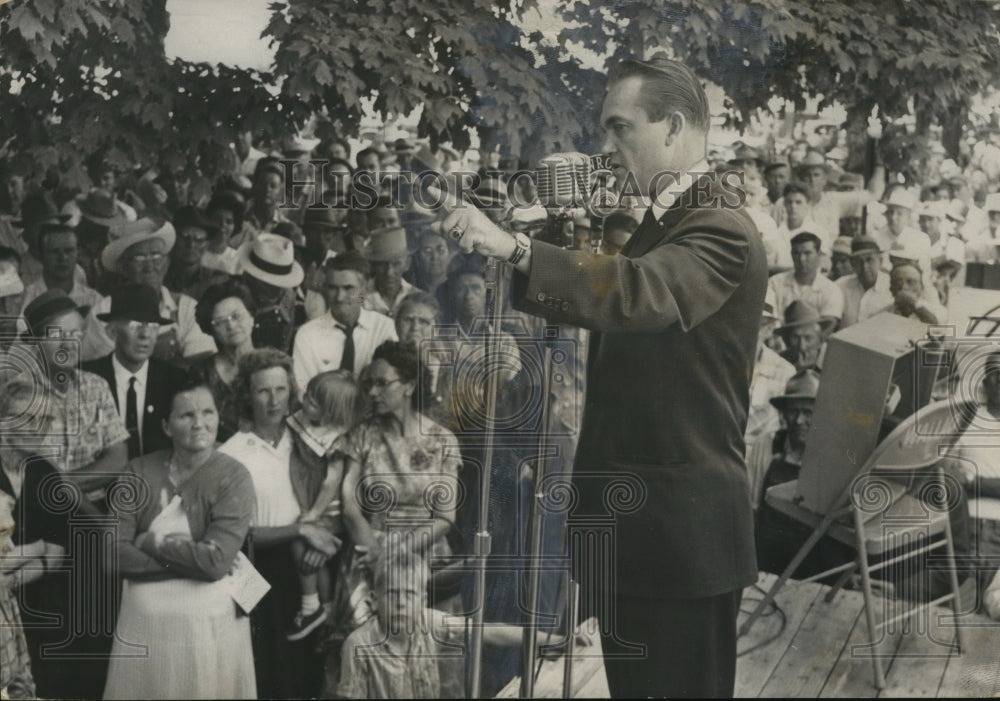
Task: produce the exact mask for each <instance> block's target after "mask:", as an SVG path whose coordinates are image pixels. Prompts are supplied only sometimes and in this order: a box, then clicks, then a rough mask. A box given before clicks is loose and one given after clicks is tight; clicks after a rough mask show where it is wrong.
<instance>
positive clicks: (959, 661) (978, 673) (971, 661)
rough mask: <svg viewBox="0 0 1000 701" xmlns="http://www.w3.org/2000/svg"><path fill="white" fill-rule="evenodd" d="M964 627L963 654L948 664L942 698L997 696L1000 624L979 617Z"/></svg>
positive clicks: (943, 681)
mask: <svg viewBox="0 0 1000 701" xmlns="http://www.w3.org/2000/svg"><path fill="white" fill-rule="evenodd" d="M963 624H964V625H963V626H962V652H961V654H958V655H955V656H953V657H952V658H951V659H950V660H949V661H948V667H947V669H945V672H944V676H943V677H942V679H941V686H940V689H939V691H938V696H939V697H941V698H955V697H977V698H982V697H987V696H994V695H995V694H996V693H997V691H998V689H1000V623H998V622H997V621H993V620H990V618H989V617H987V616H984V615H981V614H976V615H973V616H969V617H967V618H963Z"/></svg>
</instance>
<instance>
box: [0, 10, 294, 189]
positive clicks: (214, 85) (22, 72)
mask: <svg viewBox="0 0 1000 701" xmlns="http://www.w3.org/2000/svg"><path fill="white" fill-rule="evenodd" d="M168 28H169V16H168V14H167V12H166V0H96V1H95V0H58V2H56V0H15V1H14V2H12V3H10V4H8V5H6V6H4V7H3V8H0V46H2V47H3V49H2V64H0V66H2V68H0V115H3V116H2V118H0V144H5V150H6V151H8V152H10V153H14V154H17V155H18V156H20V157H21V158H22V159H24V160H25V161H27V163H29V164H30V167H31V171H32V175H33V177H34V178H35V179H39V178H41V177H42V176H43V175H44V174H45V173H46V172H47V171H49V170H51V169H56V170H58V172H59V173H60V175H61V178H62V180H63V182H64V183H65V184H67V185H70V186H77V187H83V186H85V185H86V184H87V182H88V181H87V177H86V171H85V163H86V159H87V158H88V157H89V156H91V155H94V154H101V155H102V156H104V157H105V158H107V160H109V161H111V162H112V163H119V164H129V165H130V166H131V165H136V164H139V165H146V166H151V165H156V166H159V167H164V168H168V169H170V170H174V171H180V172H183V171H188V172H192V171H194V170H195V169H198V168H200V169H201V170H202V171H204V172H207V173H210V174H214V173H217V172H221V171H223V170H225V169H227V168H231V167H232V165H233V162H234V158H235V156H234V155H233V153H232V151H231V149H230V148H229V144H230V143H232V142H233V141H234V139H235V138H236V135H237V134H238V133H240V132H242V131H245V130H252V131H254V132H263V133H277V132H278V131H279V130H281V129H282V127H285V126H289V125H293V124H294V122H295V120H296V119H299V120H304V119H305V117H306V116H307V115H306V112H305V111H304V109H302V108H301V107H300V106H299V105H296V104H290V103H287V102H285V101H283V100H282V98H281V97H280V96H277V97H276V96H275V95H274V94H272V91H269V90H268V86H269V85H272V84H273V82H274V77H273V76H270V75H266V74H261V73H257V72H255V71H248V70H242V69H236V68H230V67H226V66H222V65H216V66H211V65H209V64H205V63H190V62H187V61H180V60H175V61H168V60H167V58H166V55H165V53H164V49H163V38H164V36H165V35H166V33H167V30H168ZM275 92H276V91H275Z"/></svg>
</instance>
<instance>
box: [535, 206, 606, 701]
mask: <svg viewBox="0 0 1000 701" xmlns="http://www.w3.org/2000/svg"><path fill="white" fill-rule="evenodd" d="M556 216H557V221H558V222H561V223H562V226H563V227H564V231H563V235H564V237H565V240H564V248H570V249H572V248H574V247H575V244H576V240H575V238H574V231H575V225H574V223H573V220H572V218H571V217H570V215H569V210H568V209H562V210H560V211H559V213H558V214H557V215H556ZM567 232H568V233H567ZM596 245H597V247H598V248H599V247H600V236H598V239H597V244H596ZM591 248H592V249H593V248H594V239H593V233H592V238H591ZM543 334H544V339H543V341H544V349H543V351H542V368H541V371H542V378H541V379H542V382H541V385H542V388H541V389H542V392H541V401H542V410H541V416H540V418H539V421H540V423H539V426H538V439H537V442H536V444H535V470H534V475H533V482H534V484H533V485H532V501H531V513H530V516H529V531H528V559H527V562H528V595H527V602H526V608H527V621H526V622H525V626H524V636H523V641H522V643H521V644H522V646H523V655H522V659H523V670H522V674H521V689H520V697H521V698H523V699H528V698H533V697H534V696H535V663H536V660H537V658H538V600H539V597H540V582H539V578H540V567H541V562H540V560H541V555H542V521H543V518H544V516H545V512H544V509H543V508H542V499H544V497H545V495H544V494H543V493H542V492H541V491H540V490H539V488H540V486H541V485H542V484H543V483H544V480H545V477H546V468H547V462H548V457H549V445H548V429H549V402H550V401H551V397H552V342H553V341H554V340H555V339H556V338H557V337H558V335H559V327H558V326H557V325H556V324H546V325H545V330H544V331H543ZM568 586H570V587H572V586H573V585H572V582H568ZM572 629H573V626H571V628H570V631H572ZM569 635H570V636H572V632H570V633H569Z"/></svg>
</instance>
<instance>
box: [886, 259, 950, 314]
mask: <svg viewBox="0 0 1000 701" xmlns="http://www.w3.org/2000/svg"><path fill="white" fill-rule="evenodd" d="M889 292H890V293H891V294H892V298H893V301H892V304H890V305H889V306H888V307H886V308H885V309H884V310H883V311H889V312H892V313H893V314H898V315H899V316H905V317H907V318H908V319H918V320H920V321H922V322H924V323H925V324H938V323H941V321H942V320H943V319H942V318H941V317H940V315H939V314H938V313H936V312H935V311H934V310H932V309H931V307H930V305H929V304H928V303H927V300H926V299H925V298H924V282H923V276H922V275H921V273H920V268H918V267H917V266H916V265H915V264H913V263H901V264H899V265H897V266H895V267H894V268H893V269H892V272H891V273H889Z"/></svg>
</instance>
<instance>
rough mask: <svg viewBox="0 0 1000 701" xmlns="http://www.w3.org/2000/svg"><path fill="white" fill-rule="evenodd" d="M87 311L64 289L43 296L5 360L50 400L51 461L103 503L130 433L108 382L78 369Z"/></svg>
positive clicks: (124, 458)
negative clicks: (53, 446)
mask: <svg viewBox="0 0 1000 701" xmlns="http://www.w3.org/2000/svg"><path fill="white" fill-rule="evenodd" d="M87 311H88V310H87V308H86V307H79V306H77V304H76V303H75V302H74V301H73V300H72V299H70V298H69V296H68V295H67V294H66V293H65V292H64V291H63V290H60V289H52V290H48V291H47V292H45V293H43V294H42V295H40V296H39V297H37V298H36V299H35V300H34V301H33V302H32V303H31V304H29V305H28V306H27V307H26V308H25V310H24V319H25V322H26V324H27V327H28V330H27V331H26V332H25V333H24V334H23V335H22V336H21V338H20V339H19V340H18V342H17V343H16V344H15V345H14V346H13V347H12V348H11V352H10V354H9V355H8V357H7V361H6V362H7V367H8V368H23V369H24V371H25V372H27V374H28V375H30V376H31V378H32V380H34V381H37V382H38V383H39V397H50V401H49V405H48V406H47V407H44V409H45V410H47V411H50V412H51V413H52V414H53V415H54V416H55V425H54V426H53V427H52V429H51V430H52V433H54V434H56V436H57V437H58V440H57V441H50V440H46V442H45V444H46V445H50V444H52V443H58V447H59V454H58V455H57V456H55V457H54V458H53V460H52V462H53V464H54V465H55V466H56V467H57V468H58V469H59V471H60V472H62V473H63V475H64V476H65V477H66V478H67V479H69V480H70V481H71V482H73V483H74V484H76V485H77V486H78V487H79V488H80V489H81V490H82V491H83V492H84V494H85V495H86V496H87V499H88V500H89V501H91V502H92V503H99V502H101V501H102V499H103V496H104V494H103V490H104V488H105V487H107V485H108V484H110V483H111V482H112V481H113V480H114V479H115V475H116V473H118V472H121V471H122V470H123V469H124V467H125V463H126V461H127V460H128V449H127V447H126V441H127V440H128V431H126V430H125V424H124V422H123V421H122V419H121V417H120V416H119V415H118V410H117V408H116V407H115V400H114V397H113V396H112V393H111V390H110V389H109V387H108V383H107V382H106V381H105V380H104V379H102V378H101V377H99V376H98V375H95V374H94V373H92V372H88V371H86V370H83V369H81V367H80V341H81V339H82V338H83V333H84V328H85V322H84V316H85V315H86V314H87ZM45 390H49V393H48V394H45V393H44V391H45ZM35 410H37V411H42V410H43V407H37V408H35V407H33V408H32V411H35Z"/></svg>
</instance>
